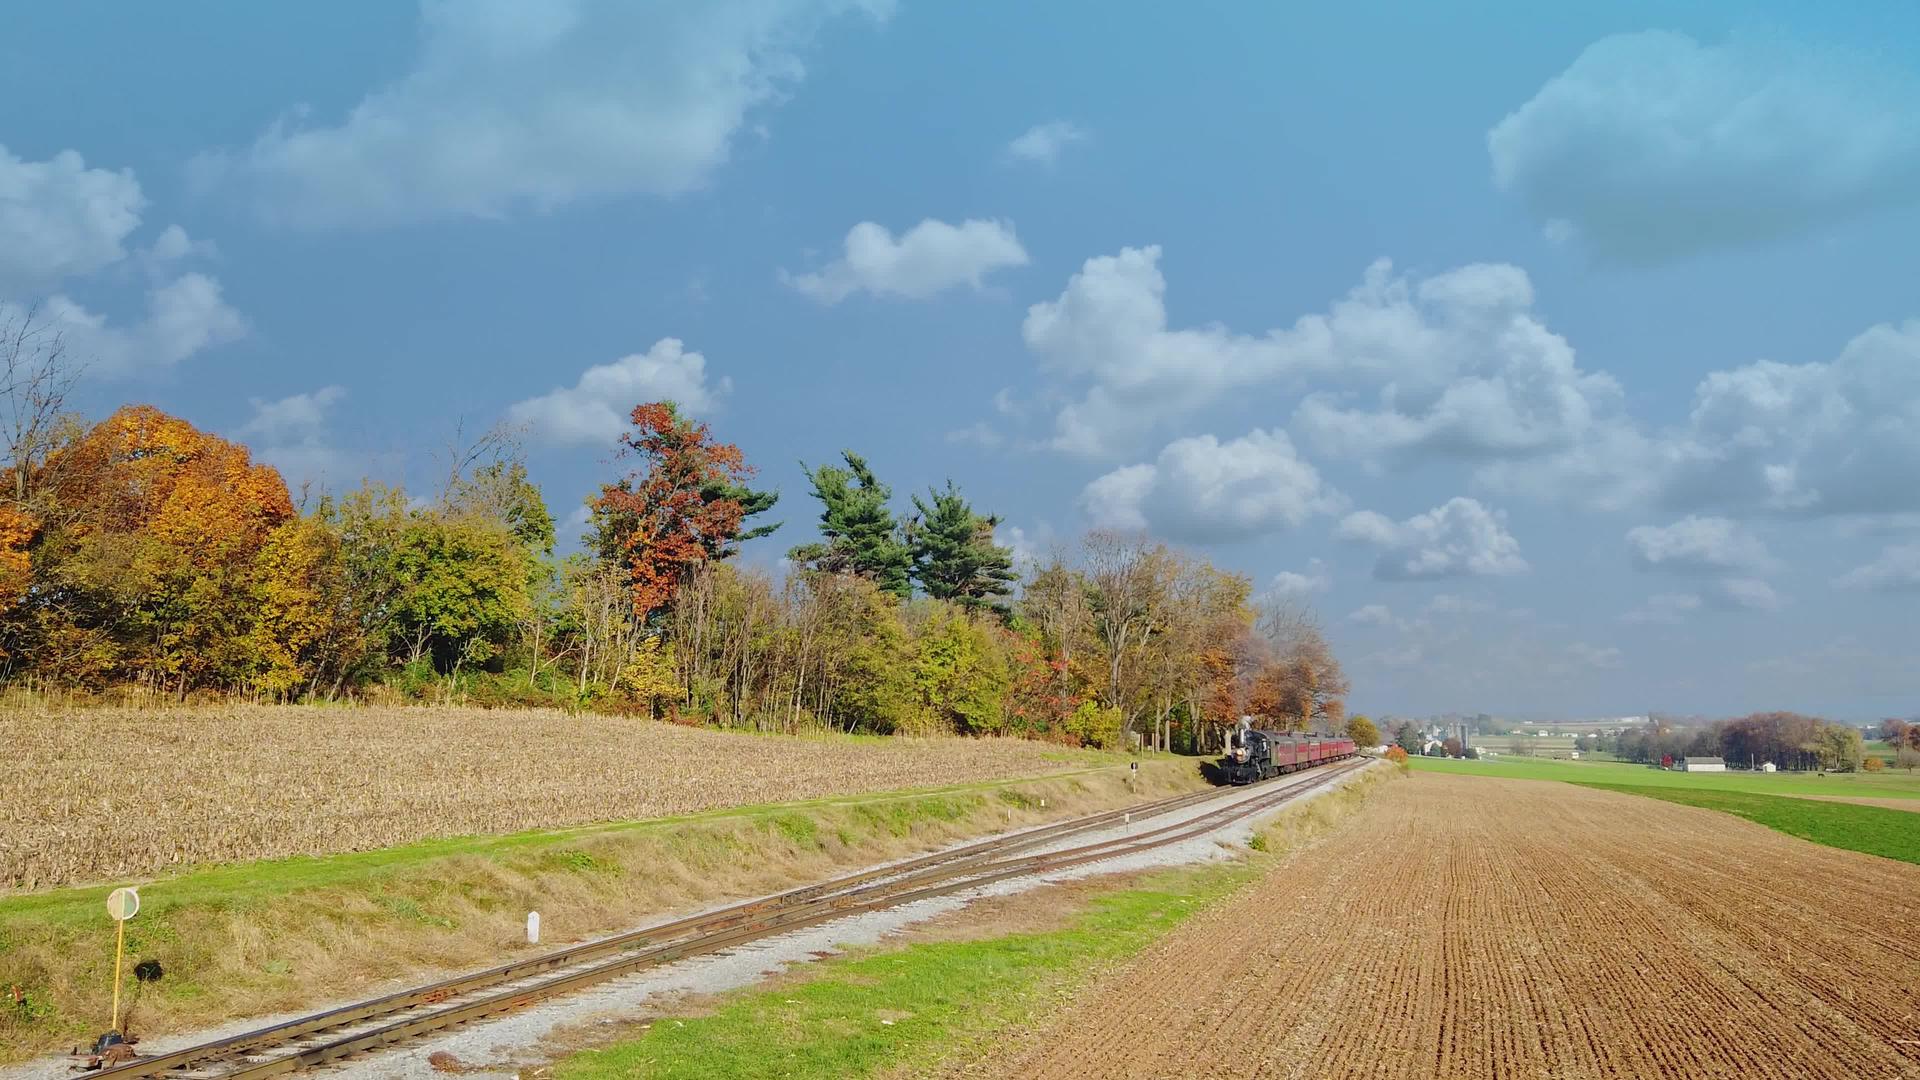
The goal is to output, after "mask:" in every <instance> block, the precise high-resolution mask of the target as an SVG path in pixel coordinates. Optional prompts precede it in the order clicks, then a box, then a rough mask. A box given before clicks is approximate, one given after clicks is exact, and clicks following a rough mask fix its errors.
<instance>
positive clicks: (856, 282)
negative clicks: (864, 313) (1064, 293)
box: [780, 218, 1027, 304]
mask: <svg viewBox="0 0 1920 1080" xmlns="http://www.w3.org/2000/svg"><path fill="white" fill-rule="evenodd" d="M1025 265H1027V250H1026V249H1025V248H1023V247H1021V246H1020V240H1019V238H1018V237H1016V236H1015V235H1014V233H1013V226H1012V225H1011V224H1009V223H1007V222H1003V221H978V220H971V219H970V220H967V221H963V222H961V223H960V224H958V225H949V224H947V223H946V222H944V221H935V220H933V219H932V218H928V219H927V220H925V221H922V222H921V223H920V224H918V225H915V226H914V227H913V228H911V229H908V230H907V231H906V232H904V233H902V234H901V235H900V238H899V239H897V240H896V239H894V236H893V234H892V233H891V232H888V231H887V229H886V228H885V227H884V226H881V225H876V224H874V223H873V222H871V221H863V222H861V223H860V224H858V225H855V226H854V227H853V228H851V229H849V230H847V239H846V243H845V254H844V255H842V257H840V258H838V259H835V260H834V261H833V262H831V263H828V264H827V265H826V266H824V267H822V268H821V269H820V270H818V271H816V272H814V273H811V274H789V273H787V272H786V271H784V270H783V271H781V272H780V277H781V280H782V281H785V282H786V283H787V284H789V285H791V286H793V288H794V289H796V290H797V291H799V292H800V293H802V294H804V295H806V296H809V297H812V298H813V299H815V300H818V301H820V302H821V303H823V304H837V303H839V302H840V301H842V300H845V299H846V298H847V297H849V296H852V295H853V294H854V293H856V292H862V291H865V292H869V293H872V294H873V295H875V296H898V297H905V298H907V299H912V300H924V299H926V298H927V297H929V296H933V295H934V294H936V293H940V292H944V291H946V290H947V289H952V288H957V287H959V286H961V285H968V286H971V287H973V288H975V289H978V288H980V286H981V281H982V279H983V278H985V276H986V275H987V274H989V273H991V272H993V271H995V270H1000V269H1004V268H1006V267H1009V266H1025Z"/></svg>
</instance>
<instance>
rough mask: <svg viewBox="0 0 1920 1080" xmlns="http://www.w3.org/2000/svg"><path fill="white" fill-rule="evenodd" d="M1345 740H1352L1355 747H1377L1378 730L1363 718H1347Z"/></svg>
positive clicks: (1370, 721) (1378, 741)
mask: <svg viewBox="0 0 1920 1080" xmlns="http://www.w3.org/2000/svg"><path fill="white" fill-rule="evenodd" d="M1347 738H1349V739H1352V740H1353V745H1354V746H1356V747H1362V746H1379V745H1380V729H1379V728H1378V727H1377V726H1375V725H1374V722H1373V721H1372V720H1370V719H1368V718H1367V717H1365V716H1358V715H1356V716H1350V717H1348V718H1347Z"/></svg>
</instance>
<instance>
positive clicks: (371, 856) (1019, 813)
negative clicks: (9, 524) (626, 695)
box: [0, 759, 1202, 1061]
mask: <svg viewBox="0 0 1920 1080" xmlns="http://www.w3.org/2000/svg"><path fill="white" fill-rule="evenodd" d="M1201 783H1202V781H1201V779H1200V777H1199V775H1198V771H1197V768H1196V767H1195V765H1194V763H1193V762H1192V761H1191V760H1177V759H1158V760H1148V761H1146V762H1145V763H1144V764H1143V766H1142V769H1141V779H1140V780H1139V782H1138V784H1137V785H1135V784H1133V783H1131V782H1130V781H1128V780H1127V779H1126V776H1125V769H1124V767H1123V766H1112V767H1105V768H1095V769H1082V770H1078V771H1075V772H1071V773H1066V774H1058V775H1053V776H1048V777H1044V778H1040V779H1032V780H1014V781H988V782H974V783H968V784H962V785H951V786H945V787H939V788H924V789H919V790H910V791H895V792H888V793H875V794H870V795H860V796H843V797H832V798H821V799H816V800H811V801H803V802H790V803H780V804H770V805H759V806H743V807H734V808H730V809H724V810H713V811H708V812H704V813H697V814H688V815H682V816H677V817H668V818H656V819H652V820H647V821H639V822H629V823H616V824H606V825H592V826H582V827H574V828H566V829H549V830H538V831H529V832H520V833H516V834H513V835H507V836H487V837H464V838H454V839H437V840H428V841H422V842H417V843H412V844H406V845H402V846H399V847H393V848H387V849H382V850H378V851H369V852H355V853H347V854H339V855H330V856H323V857H295V858H286V859H274V860H266V861H260V862H252V863H244V864H237V865H230V866H219V867H212V868H207V869H202V870H198V871H194V872H190V873H186V874H181V875H178V876H174V877H168V878H161V879H159V880H156V881H153V882H151V883H150V884H148V885H145V886H143V887H142V893H141V895H142V897H143V906H142V910H141V913H140V915H139V916H138V917H136V918H135V919H134V920H133V921H131V922H130V923H128V925H127V945H128V955H129V957H130V958H131V959H132V960H139V959H154V960H158V961H160V962H161V963H162V964H163V965H164V967H165V969H166V975H165V977H164V978H163V979H161V980H160V981H159V982H158V983H155V984H152V985H150V986H144V987H141V986H135V984H134V983H133V980H132V979H131V977H130V976H129V977H128V980H127V984H128V989H129V992H130V993H131V994H132V995H133V1000H134V1007H133V1010H132V1018H131V1021H130V1024H129V1026H130V1027H131V1028H132V1029H133V1030H134V1032H135V1033H144V1034H157V1033H161V1032H166V1031H177V1030H190V1029H192V1028H194V1027H198V1026H202V1025H206V1024H210V1023H216V1022H220V1021H225V1020H230V1019H234V1018H237V1017H242V1016H250V1015H260V1014H264V1013H271V1012H278V1011H284V1010H294V1009H300V1008H305V1007H310V1006H313V1005H316V1004H320V1003H323V1002H326V1001H329V1000H333V999H336V998H340V997H345V996H349V995H353V994H359V993H363V992H364V991H365V990H366V988H367V987H368V986H369V985H374V984H378V983H381V982H383V981H387V980H392V979H402V978H417V977H420V976H421V975H422V974H424V973H429V972H433V971H437V970H450V969H467V968H473V967H479V966H484V965H486V964H491V963H495V962H498V961H499V960H500V959H502V958H503V956H508V955H514V954H517V953H519V954H523V953H526V952H528V951H530V947H529V946H527V945H526V944H525V943H524V935H523V928H522V923H523V921H524V919H525V915H526V912H527V911H529V910H538V911H540V912H541V916H542V922H543V926H544V934H545V940H546V941H547V942H548V943H549V947H550V946H551V943H554V942H565V941H569V940H577V939H581V938H587V937H592V936H596V935H599V934H603V933H607V932H611V931H614V930H617V929H621V928H624V927H627V926H632V925H635V924H638V923H640V922H643V921H645V920H647V919H649V918H653V917H656V916H659V915H662V914H665V913H667V912H670V911H674V910H683V909H686V908H689V907H694V906H699V905H704V904H708V903H712V902H715V901H718V900H722V899H725V898H728V897H737V896H748V895H758V894H761V893H766V892H772V891H776V890H778V889H780V888H784V887H787V886H790V885H792V884H795V883H799V882H804V881H809V880H817V879H818V878H821V877H825V876H829V875H831V874H832V873H834V872H835V871H837V870H841V869H845V868H848V867H852V866H857V865H865V864H869V863H872V862H874V861H878V860H882V859H886V858H891V857H895V856H898V855H903V854H906V853H908V852H912V851H919V850H925V849H928V848H932V847H936V846H939V845H941V844H944V843H949V842H952V841H955V840H959V839H962V838H965V837H969V836H978V835H982V834H985V833H990V832H994V831H998V830H1002V829H1006V828H1012V827H1018V826H1021V825H1025V824H1031V823H1037V822H1040V821H1044V820H1052V819H1058V818H1062V817H1067V816H1072V815H1075V814H1081V813H1090V812H1093V811H1095V810H1098V809H1101V808H1103V807H1109V806H1114V805H1119V804H1122V803H1125V802H1130V801H1134V800H1137V799H1142V798H1149V797H1154V796H1158V795H1164V794H1169V793H1173V792H1176V791H1182V790H1190V789H1193V788H1196V787H1198V786H1200V785H1201ZM106 891H107V890H106V889H104V888H69V889H58V890H53V891H48V892H37V893H27V894H17V895H12V896H0V991H10V990H11V988H14V987H17V988H18V991H19V992H18V996H16V995H15V994H13V993H11V992H8V993H7V994H6V996H5V997H0V1061H4V1060H11V1059H16V1058H19V1057H23V1056H27V1055H30V1054H32V1053H36V1052H42V1051H48V1050H55V1049H65V1048H66V1047H68V1046H71V1045H73V1044H75V1043H77V1042H80V1041H84V1040H89V1039H91V1037H92V1035H93V1034H95V1033H97V1032H98V1031H100V1030H102V1029H104V1028H105V1027H106V1018H107V1012H108V998H109V996H110V994H111V989H112V986H111V984H112V977H111V972H112V965H113V957H112V941H113V935H112V930H111V925H112V924H111V923H110V922H109V921H108V920H107V919H106V917H105V914H104V912H103V911H102V910H101V900H102V898H103V897H104V896H105V893H106ZM128 966H129V967H131V966H132V965H131V963H130V964H129V965H128Z"/></svg>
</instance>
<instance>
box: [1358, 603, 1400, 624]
mask: <svg viewBox="0 0 1920 1080" xmlns="http://www.w3.org/2000/svg"><path fill="white" fill-rule="evenodd" d="M1347 621H1348V622H1351V623H1358V624H1360V625H1361V626H1395V625H1398V623H1399V620H1398V619H1396V618H1394V617H1393V610H1392V609H1391V608H1389V607H1387V605H1385V604H1368V605H1366V606H1365V607H1362V608H1357V609H1355V610H1353V611H1350V612H1348V613H1347Z"/></svg>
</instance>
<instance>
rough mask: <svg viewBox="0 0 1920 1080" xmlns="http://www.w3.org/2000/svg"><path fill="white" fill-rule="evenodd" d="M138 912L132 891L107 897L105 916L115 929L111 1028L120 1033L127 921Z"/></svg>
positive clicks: (115, 891) (110, 894)
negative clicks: (111, 921)
mask: <svg viewBox="0 0 1920 1080" xmlns="http://www.w3.org/2000/svg"><path fill="white" fill-rule="evenodd" d="M139 911H140V894H139V893H138V892H136V891H135V890H133V889H115V890H113V892H111V893H109V894H108V895H107V914H108V915H111V916H113V921H114V923H115V925H116V927H117V929H116V931H115V933H114V942H113V1027H112V1028H110V1029H109V1030H111V1031H113V1032H115V1033H119V1031H120V971H121V966H122V964H123V963H124V962H125V960H126V956H127V920H128V919H131V918H133V917H134V915H136V914H137V913H138V912H139Z"/></svg>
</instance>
